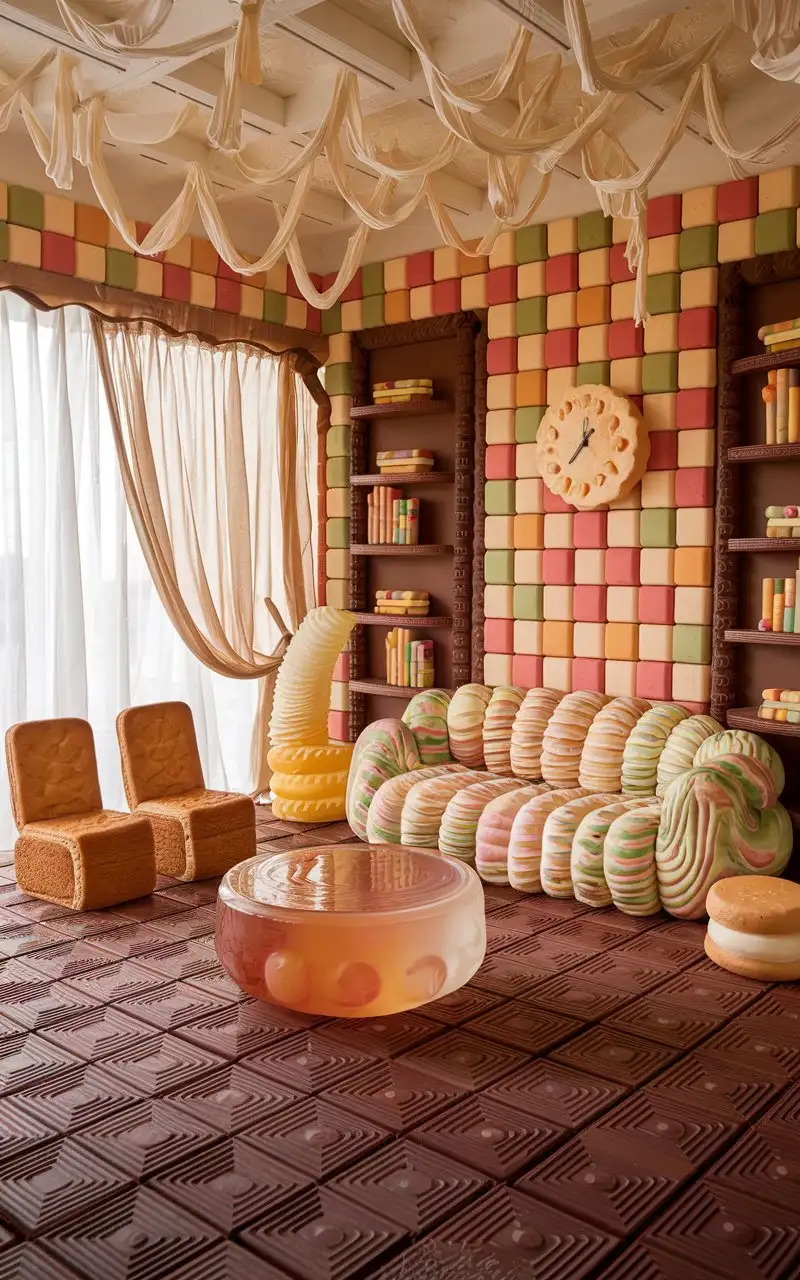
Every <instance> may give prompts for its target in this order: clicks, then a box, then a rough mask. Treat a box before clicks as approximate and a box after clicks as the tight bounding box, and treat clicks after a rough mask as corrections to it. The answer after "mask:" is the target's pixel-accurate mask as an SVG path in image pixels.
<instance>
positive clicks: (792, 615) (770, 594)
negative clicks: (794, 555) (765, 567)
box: [758, 568, 800, 635]
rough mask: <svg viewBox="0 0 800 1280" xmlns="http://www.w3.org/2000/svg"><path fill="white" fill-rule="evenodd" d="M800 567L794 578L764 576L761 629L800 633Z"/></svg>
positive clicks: (779, 632)
mask: <svg viewBox="0 0 800 1280" xmlns="http://www.w3.org/2000/svg"><path fill="white" fill-rule="evenodd" d="M798 579H800V568H798V569H797V570H796V571H795V576H794V577H793V578H764V579H763V580H762V583H761V619H760V621H759V624H758V629H759V631H772V632H774V633H775V634H794V635H800V612H798V611H797V610H796V608H795V605H796V601H797V587H798Z"/></svg>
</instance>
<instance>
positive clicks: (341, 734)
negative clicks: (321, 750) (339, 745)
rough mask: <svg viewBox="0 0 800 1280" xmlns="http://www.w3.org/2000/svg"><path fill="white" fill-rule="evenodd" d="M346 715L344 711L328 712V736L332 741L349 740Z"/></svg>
mask: <svg viewBox="0 0 800 1280" xmlns="http://www.w3.org/2000/svg"><path fill="white" fill-rule="evenodd" d="M348 730H349V726H348V715H347V712H346V711H329V712H328V737H329V738H331V739H332V740H333V741H334V742H348V741H349V731H348Z"/></svg>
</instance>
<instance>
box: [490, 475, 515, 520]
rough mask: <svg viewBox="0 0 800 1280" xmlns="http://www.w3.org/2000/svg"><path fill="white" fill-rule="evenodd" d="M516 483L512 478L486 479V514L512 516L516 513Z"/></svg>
mask: <svg viewBox="0 0 800 1280" xmlns="http://www.w3.org/2000/svg"><path fill="white" fill-rule="evenodd" d="M515 489H516V484H515V482H514V481H513V480H487V481H486V514H487V516H513V515H515V514H516V494H515Z"/></svg>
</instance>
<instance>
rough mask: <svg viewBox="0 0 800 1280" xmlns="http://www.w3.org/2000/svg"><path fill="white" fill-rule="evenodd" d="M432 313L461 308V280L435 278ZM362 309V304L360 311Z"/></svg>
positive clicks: (443, 314)
mask: <svg viewBox="0 0 800 1280" xmlns="http://www.w3.org/2000/svg"><path fill="white" fill-rule="evenodd" d="M432 297H433V314H434V315H435V316H449V315H451V314H452V313H453V312H454V311H460V310H461V281H460V280H459V279H458V278H455V279H452V280H437V281H436V283H435V284H434V286H433V295H432ZM363 310H364V308H363V306H362V311H363Z"/></svg>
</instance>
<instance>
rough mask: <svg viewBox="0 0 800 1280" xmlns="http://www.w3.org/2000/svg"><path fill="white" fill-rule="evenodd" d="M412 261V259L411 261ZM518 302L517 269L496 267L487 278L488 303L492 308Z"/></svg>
mask: <svg viewBox="0 0 800 1280" xmlns="http://www.w3.org/2000/svg"><path fill="white" fill-rule="evenodd" d="M409 261H410V259H409ZM516 300H517V268H516V267H495V269H494V271H490V272H489V274H488V275H487V277H486V301H487V303H488V305H489V306H490V307H497V306H499V305H500V304H501V303H503V302H516Z"/></svg>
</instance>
